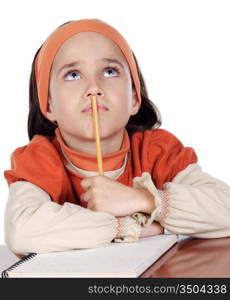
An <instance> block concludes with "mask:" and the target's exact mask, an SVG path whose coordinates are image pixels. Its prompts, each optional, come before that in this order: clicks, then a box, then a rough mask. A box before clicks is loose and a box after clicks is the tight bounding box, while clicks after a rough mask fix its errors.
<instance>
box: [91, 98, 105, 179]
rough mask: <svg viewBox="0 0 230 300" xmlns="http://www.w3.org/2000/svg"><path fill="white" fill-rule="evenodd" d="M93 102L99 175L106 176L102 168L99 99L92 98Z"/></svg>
mask: <svg viewBox="0 0 230 300" xmlns="http://www.w3.org/2000/svg"><path fill="white" fill-rule="evenodd" d="M91 102H92V116H93V130H94V138H95V142H96V155H97V166H98V173H99V175H104V173H103V167H102V155H101V143H100V134H99V126H98V112H97V97H96V96H92V98H91Z"/></svg>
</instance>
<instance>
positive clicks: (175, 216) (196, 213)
mask: <svg viewBox="0 0 230 300" xmlns="http://www.w3.org/2000/svg"><path fill="white" fill-rule="evenodd" d="M125 163H126V160H125V162H124V165H123V166H122V168H120V169H119V170H115V171H112V172H108V173H106V172H105V174H104V175H105V176H109V177H111V178H114V179H116V178H117V177H118V176H119V175H120V174H121V173H122V172H123V170H124V167H125ZM75 171H76V172H81V174H83V173H82V172H84V176H94V175H97V174H96V173H94V172H87V171H84V170H80V169H78V168H77V167H75ZM133 182H134V185H133V186H134V188H147V189H148V190H149V191H150V192H151V193H152V194H153V195H154V198H155V201H156V209H155V210H154V212H153V213H152V214H151V215H146V214H142V213H140V214H136V216H135V215H134V216H127V217H123V218H121V225H122V226H121V228H122V230H120V234H119V235H118V234H117V228H118V224H117V219H116V218H115V217H114V216H112V215H110V214H108V213H104V212H95V211H92V210H89V209H86V208H83V207H81V206H79V205H76V204H72V203H68V202H66V203H64V204H63V205H59V204H57V203H55V202H53V201H51V198H50V196H49V195H48V194H47V193H46V192H45V191H44V190H42V189H41V188H39V187H38V186H36V185H34V184H32V183H30V182H26V181H19V182H15V183H12V184H11V185H10V187H9V198H8V202H7V205H6V209H5V241H6V243H7V245H8V246H9V248H10V249H11V250H12V251H13V252H15V253H17V254H27V253H29V252H37V253H44V252H51V251H65V250H70V249H78V248H90V247H98V246H100V245H102V244H106V243H109V242H111V241H112V240H115V241H119V242H121V241H122V238H123V241H132V240H136V239H138V237H139V235H140V232H141V229H142V227H141V226H142V225H143V224H150V223H151V222H153V221H154V220H156V221H158V222H160V223H161V224H162V226H163V227H164V228H165V229H166V230H167V231H169V232H172V233H176V234H182V235H189V236H193V237H200V238H216V237H224V236H230V187H229V186H228V185H227V184H226V183H224V182H222V181H220V180H218V179H216V178H214V177H212V176H211V175H209V174H207V173H205V172H203V171H202V169H201V167H200V166H199V165H198V164H190V165H189V166H188V167H187V168H186V169H184V170H183V171H181V172H179V173H178V174H177V175H176V176H175V177H174V178H173V180H172V181H171V182H166V183H165V184H164V186H163V189H162V190H157V189H156V187H155V186H154V184H153V181H152V180H151V176H150V175H149V174H148V173H143V174H142V176H141V177H136V178H134V180H133ZM154 198H153V201H154Z"/></svg>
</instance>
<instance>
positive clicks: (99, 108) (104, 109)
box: [82, 104, 109, 113]
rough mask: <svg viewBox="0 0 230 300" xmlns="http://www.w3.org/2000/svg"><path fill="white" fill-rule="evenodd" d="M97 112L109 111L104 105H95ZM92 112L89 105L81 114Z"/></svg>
mask: <svg viewBox="0 0 230 300" xmlns="http://www.w3.org/2000/svg"><path fill="white" fill-rule="evenodd" d="M97 110H98V111H100V112H105V111H108V110H109V109H108V108H107V107H106V106H105V105H102V104H98V105H97ZM92 111H93V109H92V106H91V105H90V106H89V107H87V108H85V109H83V110H82V112H88V113H92Z"/></svg>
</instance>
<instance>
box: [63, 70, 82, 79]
mask: <svg viewBox="0 0 230 300" xmlns="http://www.w3.org/2000/svg"><path fill="white" fill-rule="evenodd" d="M68 75H70V76H68ZM77 75H79V73H78V71H77V70H71V71H68V72H67V73H66V74H65V76H64V78H67V79H68V80H74V79H76V78H77Z"/></svg>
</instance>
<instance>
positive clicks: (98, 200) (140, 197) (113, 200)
mask: <svg viewBox="0 0 230 300" xmlns="http://www.w3.org/2000/svg"><path fill="white" fill-rule="evenodd" d="M81 186H82V187H83V188H84V189H85V190H86V192H85V193H83V194H82V195H81V196H80V199H81V200H82V201H85V202H87V208H89V209H92V210H95V211H103V212H107V213H110V214H112V215H114V216H118V217H119V216H120V217H122V216H127V215H131V214H132V213H135V212H138V211H139V212H140V211H141V212H146V210H147V209H149V204H150V202H151V205H152V206H153V207H152V210H153V209H154V207H155V206H154V205H155V202H154V196H152V195H149V194H150V193H149V192H148V191H147V192H148V193H149V194H147V192H146V190H145V189H135V188H133V187H129V186H126V185H124V184H122V183H120V182H117V181H115V180H112V179H110V178H108V177H105V176H92V177H88V178H85V179H83V180H82V181H81Z"/></svg>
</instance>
